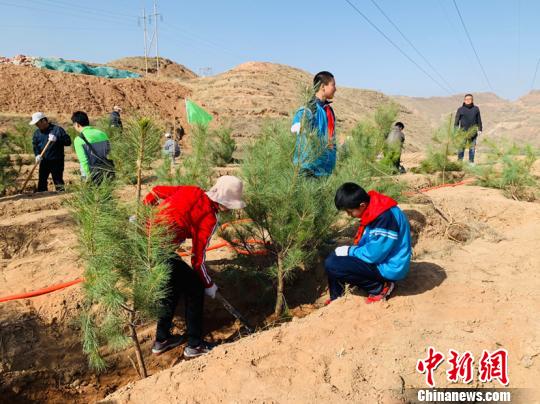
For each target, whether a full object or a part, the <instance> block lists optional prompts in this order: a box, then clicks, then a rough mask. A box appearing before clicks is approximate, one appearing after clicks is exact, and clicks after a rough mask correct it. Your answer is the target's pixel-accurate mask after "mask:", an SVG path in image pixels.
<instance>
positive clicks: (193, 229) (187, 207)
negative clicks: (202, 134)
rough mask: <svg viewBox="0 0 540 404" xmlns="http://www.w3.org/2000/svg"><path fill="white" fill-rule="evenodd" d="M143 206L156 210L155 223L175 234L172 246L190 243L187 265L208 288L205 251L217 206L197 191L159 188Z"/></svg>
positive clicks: (215, 225)
mask: <svg viewBox="0 0 540 404" xmlns="http://www.w3.org/2000/svg"><path fill="white" fill-rule="evenodd" d="M144 204H145V205H153V206H158V207H159V213H158V216H157V220H158V221H163V222H165V223H167V224H168V225H169V226H170V228H171V230H172V231H174V232H175V238H174V242H175V243H178V244H180V243H182V242H184V240H186V239H188V238H191V239H192V242H193V248H192V256H191V265H192V267H193V269H194V270H195V271H197V273H198V274H199V276H200V278H201V280H202V282H203V284H204V286H205V287H206V288H208V287H210V286H212V285H213V282H212V279H210V276H209V275H208V272H207V270H206V265H205V260H206V248H207V247H208V243H209V242H210V239H211V238H212V234H213V233H214V231H215V230H216V227H217V222H218V220H217V213H218V205H217V203H215V202H213V201H212V200H211V199H210V198H209V197H208V196H207V195H206V193H205V191H204V190H202V189H201V188H199V187H194V186H167V185H160V186H156V187H153V188H152V190H151V191H150V193H149V194H148V195H146V198H144Z"/></svg>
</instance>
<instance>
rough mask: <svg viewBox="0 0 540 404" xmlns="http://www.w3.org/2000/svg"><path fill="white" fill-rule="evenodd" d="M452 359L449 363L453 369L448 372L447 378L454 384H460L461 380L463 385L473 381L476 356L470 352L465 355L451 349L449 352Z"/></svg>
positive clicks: (449, 359)
mask: <svg viewBox="0 0 540 404" xmlns="http://www.w3.org/2000/svg"><path fill="white" fill-rule="evenodd" d="M448 353H449V354H450V357H449V358H448V363H449V364H450V366H451V368H450V369H449V370H447V371H446V378H447V379H448V381H451V382H453V383H457V382H459V379H461V380H463V383H465V384H467V383H470V382H472V381H473V376H474V371H473V368H474V356H473V355H472V353H470V352H469V351H467V352H465V353H463V354H462V355H460V354H459V352H457V351H454V350H453V349H450V350H449V351H448Z"/></svg>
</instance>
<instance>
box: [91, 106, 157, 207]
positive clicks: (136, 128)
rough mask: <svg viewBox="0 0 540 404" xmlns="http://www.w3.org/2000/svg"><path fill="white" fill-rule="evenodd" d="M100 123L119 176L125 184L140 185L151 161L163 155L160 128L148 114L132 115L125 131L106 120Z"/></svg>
mask: <svg viewBox="0 0 540 404" xmlns="http://www.w3.org/2000/svg"><path fill="white" fill-rule="evenodd" d="M98 125H100V129H102V130H103V131H105V133H107V134H108V135H109V138H110V141H111V153H110V158H111V159H112V160H113V161H114V164H115V168H116V174H117V177H118V178H119V179H120V180H121V181H122V182H124V183H126V184H138V185H137V189H139V188H140V187H139V186H140V182H141V181H142V173H143V170H148V169H150V166H151V163H153V162H154V161H155V160H156V159H158V158H159V156H160V150H161V144H160V142H161V136H160V135H161V132H162V131H161V128H160V127H159V126H158V125H157V124H156V123H155V121H154V120H153V119H152V118H149V117H145V116H135V117H131V118H129V119H128V120H127V121H126V123H125V125H124V129H123V130H122V131H121V130H120V129H118V128H115V127H111V126H110V124H109V123H108V121H107V120H105V119H102V120H99V121H98ZM107 131H108V132H107ZM141 157H142V158H141ZM138 196H140V194H139V195H138Z"/></svg>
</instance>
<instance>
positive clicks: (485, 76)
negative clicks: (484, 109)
mask: <svg viewBox="0 0 540 404" xmlns="http://www.w3.org/2000/svg"><path fill="white" fill-rule="evenodd" d="M452 1H453V2H454V7H455V8H456V11H457V13H458V16H459V19H460V21H461V25H462V26H463V30H464V31H465V34H466V35H467V39H468V40H469V44H470V45H471V48H472V50H473V52H474V55H475V56H476V61H477V62H478V65H479V66H480V69H481V70H482V74H483V75H484V78H485V79H486V83H487V85H488V87H489V89H490V90H491V91H492V92H495V91H494V90H493V87H492V86H491V82H490V81H489V78H488V75H487V73H486V71H485V69H484V66H483V65H482V62H481V61H480V56H478V52H476V48H475V47H474V44H473V41H472V39H471V36H470V35H469V30H468V29H467V26H466V25H465V21H463V17H462V16H461V12H460V11H459V7H458V5H457V3H456V0H452Z"/></svg>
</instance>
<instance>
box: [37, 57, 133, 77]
mask: <svg viewBox="0 0 540 404" xmlns="http://www.w3.org/2000/svg"><path fill="white" fill-rule="evenodd" d="M34 65H35V66H36V67H39V68H42V69H49V70H58V71H61V72H67V73H79V74H88V75H90V76H98V77H106V78H108V79H127V78H136V77H141V75H140V74H138V73H133V72H129V71H127V70H121V69H115V68H114V67H109V66H89V65H86V64H84V63H80V62H69V61H67V60H64V59H56V58H39V59H36V60H35V62H34Z"/></svg>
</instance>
